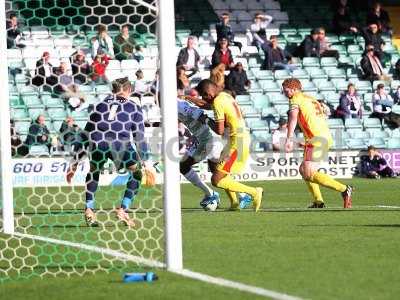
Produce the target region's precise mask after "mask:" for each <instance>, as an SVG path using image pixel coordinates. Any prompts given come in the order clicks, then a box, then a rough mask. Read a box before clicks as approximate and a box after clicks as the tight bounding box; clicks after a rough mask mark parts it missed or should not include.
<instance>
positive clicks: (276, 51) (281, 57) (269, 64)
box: [261, 35, 297, 72]
mask: <svg viewBox="0 0 400 300" xmlns="http://www.w3.org/2000/svg"><path fill="white" fill-rule="evenodd" d="M261 48H262V49H263V51H264V53H265V58H264V62H263V64H262V66H261V69H263V70H273V71H275V70H283V69H284V70H288V71H289V72H293V70H295V69H297V67H296V66H295V65H292V64H291V59H292V55H291V54H290V53H289V52H287V51H286V50H283V49H282V48H280V47H279V46H278V37H277V36H276V35H271V37H270V39H269V41H268V42H267V43H264V44H262V46H261Z"/></svg>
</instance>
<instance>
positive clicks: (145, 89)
mask: <svg viewBox="0 0 400 300" xmlns="http://www.w3.org/2000/svg"><path fill="white" fill-rule="evenodd" d="M135 75H136V80H135V82H134V84H133V96H135V97H138V98H139V99H142V97H143V96H144V95H146V94H148V93H150V85H149V84H148V83H147V82H146V81H145V80H144V74H143V71H142V70H137V71H136V73H135Z"/></svg>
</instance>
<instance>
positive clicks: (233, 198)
mask: <svg viewBox="0 0 400 300" xmlns="http://www.w3.org/2000/svg"><path fill="white" fill-rule="evenodd" d="M225 192H226V194H227V195H228V198H229V200H230V201H231V207H233V206H236V205H238V203H239V202H238V199H237V196H236V193H235V192H231V191H229V190H225Z"/></svg>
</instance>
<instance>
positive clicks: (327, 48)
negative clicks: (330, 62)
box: [318, 27, 339, 59]
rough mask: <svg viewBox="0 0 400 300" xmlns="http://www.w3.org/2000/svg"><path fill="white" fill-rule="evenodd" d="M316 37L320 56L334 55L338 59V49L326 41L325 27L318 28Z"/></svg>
mask: <svg viewBox="0 0 400 300" xmlns="http://www.w3.org/2000/svg"><path fill="white" fill-rule="evenodd" d="M318 39H319V56H320V57H335V58H336V59H339V51H337V50H335V49H332V48H331V44H330V43H329V42H328V39H327V37H326V34H325V28H323V27H320V28H318Z"/></svg>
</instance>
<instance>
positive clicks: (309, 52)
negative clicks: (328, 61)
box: [296, 29, 320, 58]
mask: <svg viewBox="0 0 400 300" xmlns="http://www.w3.org/2000/svg"><path fill="white" fill-rule="evenodd" d="M319 54H320V43H319V30H318V29H313V30H312V31H311V34H310V35H308V36H306V37H305V38H304V40H303V41H302V42H301V44H300V46H299V47H298V48H297V50H296V56H298V57H301V58H304V57H319Z"/></svg>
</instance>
